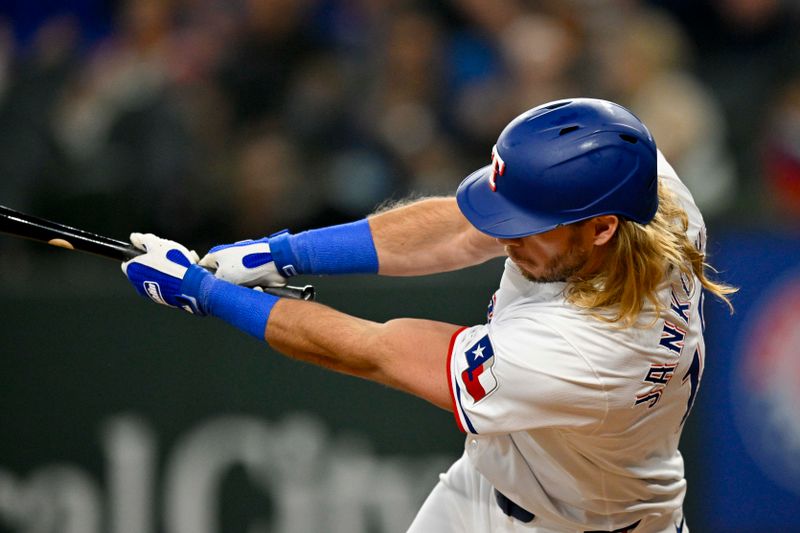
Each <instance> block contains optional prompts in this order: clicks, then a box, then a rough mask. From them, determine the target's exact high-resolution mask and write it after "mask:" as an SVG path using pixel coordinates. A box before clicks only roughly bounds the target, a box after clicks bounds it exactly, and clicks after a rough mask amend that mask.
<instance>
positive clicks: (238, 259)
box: [199, 237, 286, 287]
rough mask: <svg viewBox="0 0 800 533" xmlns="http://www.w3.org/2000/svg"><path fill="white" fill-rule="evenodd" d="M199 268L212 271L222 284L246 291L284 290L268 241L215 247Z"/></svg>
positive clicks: (259, 240)
mask: <svg viewBox="0 0 800 533" xmlns="http://www.w3.org/2000/svg"><path fill="white" fill-rule="evenodd" d="M199 264H200V266H202V267H205V268H208V269H209V270H212V271H214V273H215V275H216V276H217V277H218V278H220V279H223V280H225V281H229V282H231V283H234V284H236V285H242V286H245V287H256V286H261V287H283V286H284V285H286V278H285V277H283V276H282V275H280V274H279V273H278V268H277V267H276V266H275V262H274V261H273V259H272V254H271V253H270V249H269V238H266V237H265V238H263V239H258V240H247V241H241V242H237V243H234V244H223V245H220V246H215V247H213V248H212V249H211V250H209V251H208V253H207V254H206V255H205V256H204V257H203V258H202V259H201V260H200V263H199Z"/></svg>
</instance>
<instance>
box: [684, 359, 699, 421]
mask: <svg viewBox="0 0 800 533" xmlns="http://www.w3.org/2000/svg"><path fill="white" fill-rule="evenodd" d="M702 377H703V356H701V355H700V350H695V351H694V355H693V356H692V364H691V365H690V366H689V370H687V371H686V374H684V375H683V379H682V380H681V382H682V383H683V384H685V383H686V382H687V381H688V382H689V386H690V387H691V389H690V391H689V401H688V402H686V412H685V413H683V418H681V424H680V425H681V426H682V425H683V423H684V422H686V418H687V417H688V416H689V413H690V412H691V410H692V406H693V405H694V401H695V399H697V389H698V387H700V379H701V378H702Z"/></svg>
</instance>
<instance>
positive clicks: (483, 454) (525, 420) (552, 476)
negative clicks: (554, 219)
mask: <svg viewBox="0 0 800 533" xmlns="http://www.w3.org/2000/svg"><path fill="white" fill-rule="evenodd" d="M658 171H659V175H660V176H661V178H662V183H663V184H664V185H666V186H667V187H669V188H670V190H672V191H673V193H674V194H675V195H676V196H677V197H678V199H679V201H680V202H681V204H682V206H683V207H684V209H685V210H686V212H687V214H688V216H689V222H690V227H689V231H688V233H689V238H690V239H691V240H692V241H693V242H695V243H696V244H697V246H698V247H700V249H702V248H703V247H704V241H705V228H704V225H703V220H702V217H701V215H700V212H699V211H698V209H697V207H696V206H695V204H694V201H693V200H692V197H691V195H690V193H689V191H688V190H687V189H686V187H685V186H684V185H683V184H682V183H681V182H680V180H679V179H678V177H677V175H676V174H675V172H674V170H673V169H672V168H671V167H670V166H669V164H668V163H667V162H666V160H664V158H663V156H662V155H661V154H660V153H659V159H658ZM668 281H669V283H666V284H665V285H664V287H663V289H662V290H661V291H660V292H659V298H660V299H661V301H662V303H663V304H664V305H665V306H666V311H665V312H663V313H662V314H661V316H658V317H656V316H655V315H654V308H653V307H652V306H650V307H647V308H646V309H645V312H644V313H643V314H642V317H641V323H642V324H644V327H632V328H625V329H620V328H618V327H616V326H615V325H614V324H609V323H605V322H603V321H600V320H598V319H596V318H593V317H591V315H589V314H588V313H587V312H585V311H582V310H581V309H579V308H577V307H575V306H573V305H571V304H569V303H568V302H567V301H566V300H565V298H564V288H565V284H564V283H534V282H531V281H528V280H527V279H526V278H524V277H523V276H522V274H521V273H520V271H519V269H518V267H517V266H516V265H515V264H514V263H513V262H512V261H511V260H506V264H505V272H504V274H503V277H502V280H501V282H500V287H499V290H498V291H497V292H496V293H495V295H494V297H493V299H492V304H491V305H490V313H489V321H488V323H487V324H484V325H480V326H475V327H471V328H465V329H463V330H461V331H460V332H459V333H457V334H456V335H455V336H454V337H453V341H452V347H451V351H450V355H449V361H448V368H449V372H450V376H449V379H450V387H451V394H452V397H453V403H454V411H455V416H456V419H457V422H458V425H459V427H460V428H461V429H462V430H463V431H465V432H466V433H467V439H466V444H465V449H466V453H465V457H466V458H468V459H466V458H462V459H461V461H460V463H461V464H457V467H454V470H458V472H455V473H452V472H451V473H449V474H448V475H446V476H444V477H443V483H444V484H445V485H447V486H448V487H449V488H451V489H454V490H455V491H456V492H465V493H468V492H469V491H470V490H471V489H469V488H466V486H465V485H463V484H462V486H459V482H458V481H457V480H456V478H457V477H458V476H462V477H463V476H464V475H465V473H464V471H463V469H464V468H474V470H476V471H477V472H478V473H479V475H480V476H482V478H483V479H481V480H480V483H481V484H482V485H485V486H486V487H490V488H493V489H496V490H498V491H500V492H501V493H502V494H503V495H505V496H506V497H507V498H508V499H509V500H511V501H512V502H514V503H515V504H517V505H518V506H519V507H521V508H523V509H524V510H526V511H528V512H530V513H532V514H534V515H535V516H536V518H534V519H533V521H531V522H530V523H529V524H523V523H522V522H519V521H515V519H514V518H511V517H507V516H504V515H503V514H499V515H498V513H495V512H494V511H492V513H493V515H494V518H492V519H487V521H484V523H483V524H479V523H474V521H473V523H472V524H468V523H462V524H460V525H459V526H457V527H455V528H454V530H458V531H469V530H475V531H506V530H508V531H517V530H524V531H530V529H528V528H534V529H533V530H534V531H565V532H566V531H570V532H572V531H578V532H584V531H613V530H615V529H618V528H625V527H626V526H630V525H632V524H636V523H637V522H639V525H638V527H636V528H635V529H633V530H632V531H635V532H636V533H652V532H661V531H672V532H674V531H681V529H682V527H683V526H682V523H681V520H682V513H681V507H682V503H683V498H684V494H685V491H686V481H685V480H684V477H683V459H682V457H681V454H680V452H679V451H678V441H679V439H680V434H681V429H682V427H683V425H684V421H685V419H686V416H687V415H688V414H689V411H690V410H691V407H692V403H693V402H694V399H695V395H696V393H697V389H698V385H699V383H700V378H701V376H702V372H703V356H704V345H703V335H702V329H703V325H702V316H701V305H702V295H701V285H700V283H699V281H698V280H696V279H682V277H681V276H680V275H679V273H673V274H672V277H671V279H669V280H668ZM654 319H655V321H654ZM469 465H471V467H470V466H469ZM448 476H449V478H448ZM440 485H441V483H440ZM467 485H469V484H467ZM473 488H474V487H473ZM437 489H439V490H442V489H441V488H440V487H437ZM435 492H436V491H435ZM482 492H483V494H477V493H476V494H473V495H472V496H471V497H472V498H473V499H481V500H483V501H482V504H483V505H488V506H489V507H491V506H492V505H496V504H495V502H494V501H493V498H492V495H491V493H488V498H489V501H488V503H486V501H485V500H486V498H487V491H486V490H483V491H482ZM491 492H492V493H493V491H491ZM472 503H473V504H478V503H479V502H475V501H473V502H472ZM426 505H427V504H426ZM428 507H430V506H428ZM425 509H426V507H425V506H424V507H423V511H425ZM427 512H434V510H433V509H429V510H428V511H427ZM474 516H478V515H474ZM498 516H500V518H501V520H500V521H499V522H498V521H497V517H498ZM477 520H483V519H477ZM415 524H417V522H415ZM519 528H524V529H519ZM536 528H538V529H536ZM683 531H684V532H685V531H687V529H686V528H683Z"/></svg>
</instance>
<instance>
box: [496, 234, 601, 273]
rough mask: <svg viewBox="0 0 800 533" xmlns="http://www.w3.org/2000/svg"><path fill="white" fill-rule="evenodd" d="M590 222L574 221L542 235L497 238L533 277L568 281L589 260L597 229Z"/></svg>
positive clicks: (523, 271) (517, 263) (509, 254)
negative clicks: (578, 222) (590, 225)
mask: <svg viewBox="0 0 800 533" xmlns="http://www.w3.org/2000/svg"><path fill="white" fill-rule="evenodd" d="M588 226H589V225H583V224H571V225H569V226H562V227H559V228H556V229H554V230H551V231H547V232H545V233H540V234H538V235H529V236H527V237H520V238H517V239H497V240H498V241H499V242H500V243H501V244H503V245H504V246H505V249H506V254H508V256H509V257H510V258H511V260H512V261H514V263H515V264H516V265H517V266H518V267H519V268H520V270H521V271H522V275H523V276H525V277H526V278H527V279H529V280H530V281H536V282H553V281H566V280H568V279H569V278H570V277H572V276H574V275H575V274H577V273H578V272H580V271H581V270H582V269H584V268H585V267H586V266H587V264H588V263H589V260H590V258H591V254H592V251H593V244H592V236H593V230H591V228H589V227H588Z"/></svg>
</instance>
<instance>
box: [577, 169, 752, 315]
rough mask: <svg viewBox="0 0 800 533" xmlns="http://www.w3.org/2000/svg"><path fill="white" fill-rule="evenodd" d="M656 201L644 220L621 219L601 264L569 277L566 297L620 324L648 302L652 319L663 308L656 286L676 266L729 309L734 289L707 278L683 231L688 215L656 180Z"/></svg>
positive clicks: (702, 260)
mask: <svg viewBox="0 0 800 533" xmlns="http://www.w3.org/2000/svg"><path fill="white" fill-rule="evenodd" d="M658 201H659V205H658V211H657V212H656V216H655V218H654V219H653V220H652V221H650V222H649V223H648V224H639V223H636V222H632V221H630V220H624V219H621V218H620V221H619V226H618V228H617V231H616V232H615V234H614V236H613V237H612V238H611V240H610V241H609V243H608V244H607V246H608V247H609V249H608V253H607V254H606V256H605V258H604V260H603V263H602V265H601V267H600V268H599V269H598V270H597V271H596V272H595V273H593V274H591V275H589V276H586V277H582V278H575V279H570V281H569V284H568V286H567V292H566V297H567V300H568V301H569V302H571V303H573V304H575V305H577V306H579V307H582V308H585V309H587V310H589V311H590V312H591V314H592V315H594V316H596V317H597V318H599V319H601V320H603V321H606V322H615V323H618V324H619V325H620V326H623V327H627V326H632V325H635V324H637V323H638V321H639V317H640V314H641V312H642V309H643V308H644V307H645V305H646V304H647V303H648V302H649V303H651V304H653V306H654V307H655V310H656V313H655V318H654V320H657V318H658V316H659V315H660V313H661V311H663V310H664V308H665V305H664V304H663V303H662V302H661V301H660V300H659V298H658V291H659V289H660V288H661V287H663V284H664V283H665V282H666V281H667V278H668V274H669V273H670V272H672V271H674V270H675V269H677V270H679V271H680V272H681V273H682V274H684V277H686V278H688V279H689V280H693V279H694V276H696V277H697V279H698V280H699V281H700V283H701V284H702V286H703V288H704V289H706V290H707V291H709V292H710V293H712V294H713V295H715V296H716V297H717V298H719V299H720V300H722V301H723V302H725V303H726V304H727V305H728V307H729V309H730V310H731V312H733V305H732V304H731V301H730V299H729V298H728V296H727V295H729V294H732V293H734V292H736V291H737V290H738V289H737V288H735V287H732V286H730V285H726V284H725V283H721V282H718V281H714V280H712V279H711V278H709V277H708V275H707V274H706V270H707V269H709V270H712V271H714V269H713V268H712V267H711V266H710V265H708V264H707V263H706V262H705V254H703V253H702V252H700V251H699V250H698V248H697V247H695V245H694V244H693V243H692V242H691V241H690V240H689V238H688V237H687V235H686V230H687V229H688V228H689V217H688V216H687V215H686V211H684V210H683V208H681V206H680V205H679V204H678V202H677V200H676V199H675V197H674V196H673V194H672V193H671V192H670V191H669V189H667V187H665V186H663V185H662V184H661V183H659V187H658ZM714 272H716V271H714Z"/></svg>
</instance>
